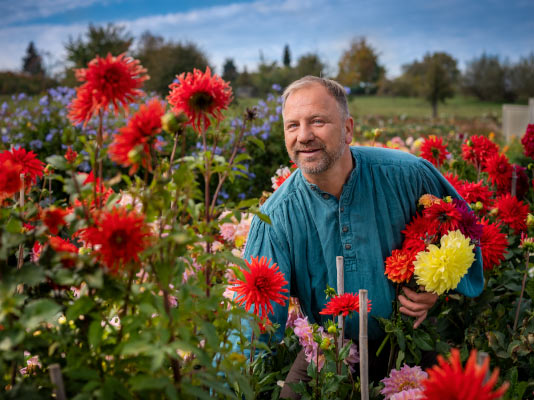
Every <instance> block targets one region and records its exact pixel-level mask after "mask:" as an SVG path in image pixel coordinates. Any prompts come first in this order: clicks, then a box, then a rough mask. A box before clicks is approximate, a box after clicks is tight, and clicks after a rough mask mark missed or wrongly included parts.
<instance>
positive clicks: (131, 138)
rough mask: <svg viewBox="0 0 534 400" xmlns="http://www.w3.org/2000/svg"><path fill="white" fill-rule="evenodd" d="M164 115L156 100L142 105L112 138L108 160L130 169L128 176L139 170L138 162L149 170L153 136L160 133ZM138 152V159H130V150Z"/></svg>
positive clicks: (153, 142) (154, 143)
mask: <svg viewBox="0 0 534 400" xmlns="http://www.w3.org/2000/svg"><path fill="white" fill-rule="evenodd" d="M164 114H165V107H164V106H163V105H162V104H161V102H160V101H159V100H158V99H152V100H150V101H149V102H148V103H147V104H146V105H145V104H142V105H141V107H139V111H137V112H136V113H135V114H134V115H133V117H132V118H131V119H130V121H128V125H126V126H125V127H123V128H121V129H120V131H119V133H118V134H117V135H115V137H114V138H113V142H112V143H111V145H110V148H109V155H110V158H111V159H112V160H113V161H115V162H116V163H119V164H121V165H122V166H124V167H128V166H129V167H131V168H130V175H131V174H134V173H135V172H136V171H137V169H138V168H139V162H140V163H141V164H142V165H143V166H144V167H145V168H148V169H149V170H150V169H151V166H150V162H149V160H150V154H151V150H152V149H153V148H154V146H155V145H156V140H155V136H156V135H157V134H158V133H160V132H161V117H163V115H164ZM136 149H137V150H138V151H139V153H140V154H139V156H140V157H139V158H138V159H137V160H135V159H132V157H131V152H132V150H136Z"/></svg>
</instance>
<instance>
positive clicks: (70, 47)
mask: <svg viewBox="0 0 534 400" xmlns="http://www.w3.org/2000/svg"><path fill="white" fill-rule="evenodd" d="M125 29H126V28H125V27H123V26H118V25H114V24H111V23H109V24H107V26H100V27H99V26H94V25H92V24H89V28H88V29H87V32H86V33H85V39H84V38H83V37H82V36H78V38H77V39H73V38H72V37H69V40H68V42H67V43H66V44H65V50H66V51H67V60H68V61H70V62H71V63H72V64H73V65H74V67H76V68H84V67H86V66H87V63H88V62H89V61H91V60H92V59H93V58H95V57H96V56H97V55H98V56H101V57H105V56H106V55H107V54H108V53H111V54H112V55H114V56H117V55H119V54H121V53H125V52H127V51H128V50H129V49H130V46H131V45H132V42H133V37H132V36H131V35H130V34H129V33H127V32H125Z"/></svg>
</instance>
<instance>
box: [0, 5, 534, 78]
mask: <svg viewBox="0 0 534 400" xmlns="http://www.w3.org/2000/svg"><path fill="white" fill-rule="evenodd" d="M0 15H2V23H1V24H0V54H1V57H0V70H20V69H21V66H22V58H23V57H24V54H25V52H26V48H27V47H28V43H29V42H30V41H33V42H34V43H35V45H36V47H37V50H38V51H40V52H41V53H42V54H43V55H44V62H45V66H46V67H49V68H54V69H55V70H56V71H58V70H60V69H62V67H63V66H64V65H65V64H64V63H65V50H64V45H65V43H66V42H67V41H68V39H69V37H72V38H77V37H78V36H80V35H83V34H84V33H85V32H86V31H87V27H88V25H89V23H92V24H95V25H105V24H107V23H109V22H112V23H114V24H118V25H123V26H125V27H126V30H127V31H128V32H129V33H130V34H131V35H132V36H133V37H134V38H139V37H140V35H141V34H142V33H143V32H144V31H147V30H148V31H150V32H151V33H153V34H156V35H160V36H163V37H164V38H166V39H168V40H173V41H182V42H183V41H191V42H194V43H196V44H197V45H198V46H199V47H200V49H201V50H202V51H203V52H204V53H205V54H206V55H207V56H208V59H209V60H210V64H211V65H212V66H214V67H215V70H216V72H218V73H222V66H223V64H224V61H225V59H227V58H233V59H234V62H235V64H236V65H237V66H238V69H239V70H242V68H243V67H245V66H246V67H247V68H248V70H249V71H251V70H255V69H256V67H257V65H258V63H259V61H260V57H261V55H263V57H264V59H265V60H266V61H268V62H272V61H277V62H278V63H279V64H280V63H281V60H282V53H283V48H284V45H286V44H287V45H289V48H290V51H291V56H292V61H293V63H295V62H296V60H297V59H298V57H300V56H302V55H304V54H306V53H310V52H311V53H316V54H318V55H319V56H320V57H321V59H322V60H323V61H324V62H325V63H326V64H327V66H328V71H327V72H328V75H332V76H333V75H334V74H335V73H336V72H337V63H338V61H339V58H340V56H341V54H342V53H343V51H345V50H347V49H348V48H349V46H350V43H351V40H353V39H354V38H359V37H362V36H363V37H366V38H367V41H368V42H369V43H370V44H371V45H372V46H373V47H374V49H375V50H376V51H377V53H378V54H379V62H380V63H381V64H382V65H384V66H385V68H386V73H387V76H388V77H390V78H392V77H395V76H398V75H399V74H400V73H401V71H402V65H404V64H407V63H410V62H413V61H414V60H416V59H418V60H420V59H422V57H423V56H424V55H425V54H426V53H428V52H435V51H445V52H447V53H449V54H451V55H452V56H453V57H455V58H456V59H457V60H458V65H459V67H460V68H461V69H464V68H465V66H466V63H467V62H469V61H470V60H473V59H474V58H475V57H479V56H480V55H482V54H483V53H484V52H485V53H486V54H490V55H498V56H499V57H501V59H503V60H509V61H510V62H516V61H518V60H519V58H520V57H526V56H527V55H529V54H530V53H533V52H534V18H533V16H534V0H506V1H504V0H196V1H195V0H168V1H167V0H165V1H158V0H152V1H142V0H0ZM134 46H135V43H134ZM179 72H182V71H177V73H179Z"/></svg>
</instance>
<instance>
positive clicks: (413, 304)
mask: <svg viewBox="0 0 534 400" xmlns="http://www.w3.org/2000/svg"><path fill="white" fill-rule="evenodd" d="M420 289H421V290H424V287H422V286H421V287H420ZM402 292H403V293H404V295H405V296H403V295H402V294H400V295H399V301H400V303H401V307H400V308H399V311H400V312H401V313H403V314H406V315H409V316H410V317H415V318H416V320H415V322H414V324H413V327H414V329H417V327H419V325H421V323H422V322H423V321H424V320H425V318H426V316H427V314H428V310H430V309H431V308H432V306H433V305H434V304H435V303H436V301H437V300H438V295H437V294H434V293H428V292H422V293H416V292H414V291H413V290H411V289H409V288H407V287H403V288H402Z"/></svg>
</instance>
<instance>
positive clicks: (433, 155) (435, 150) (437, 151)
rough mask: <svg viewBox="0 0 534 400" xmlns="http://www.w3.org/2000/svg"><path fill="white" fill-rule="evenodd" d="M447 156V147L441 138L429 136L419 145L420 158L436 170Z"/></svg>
mask: <svg viewBox="0 0 534 400" xmlns="http://www.w3.org/2000/svg"><path fill="white" fill-rule="evenodd" d="M448 155H449V152H448V151H447V146H446V145H444V144H443V138H441V137H437V136H435V135H430V136H429V137H428V138H426V139H425V141H424V142H423V144H422V145H421V157H423V158H424V159H425V160H428V161H430V162H431V163H432V164H434V165H435V166H436V167H438V168H439V167H440V166H441V165H442V164H443V161H445V158H446V157H447V156H448Z"/></svg>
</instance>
